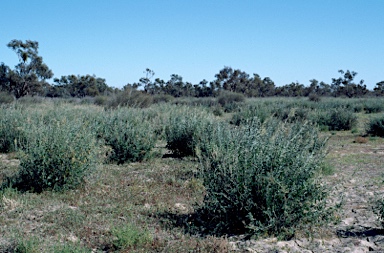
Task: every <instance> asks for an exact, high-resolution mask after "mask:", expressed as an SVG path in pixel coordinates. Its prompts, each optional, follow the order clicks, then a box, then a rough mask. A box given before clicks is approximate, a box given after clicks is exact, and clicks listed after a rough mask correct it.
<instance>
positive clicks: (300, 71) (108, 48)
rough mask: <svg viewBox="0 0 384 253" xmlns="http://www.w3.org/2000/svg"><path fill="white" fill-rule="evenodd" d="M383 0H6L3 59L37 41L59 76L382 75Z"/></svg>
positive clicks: (116, 81) (0, 39)
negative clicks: (21, 44)
mask: <svg viewBox="0 0 384 253" xmlns="http://www.w3.org/2000/svg"><path fill="white" fill-rule="evenodd" d="M383 13H384V0H239V1H233V0H231V1H228V0H188V1H187V0H33V1H32V0H1V4H0V62H4V63H5V64H7V65H8V66H11V67H13V66H14V65H16V63H17V61H18V60H17V56H16V54H15V53H14V52H13V51H12V50H11V49H9V48H7V46H6V45H7V43H8V42H10V41H11V40H13V39H19V40H27V39H29V40H35V41H38V42H39V53H40V55H41V56H42V57H43V59H44V62H45V63H46V64H47V65H48V66H49V67H50V68H51V69H52V71H53V72H54V74H55V77H60V76H62V75H70V74H75V75H77V74H79V75H86V74H91V75H92V74H95V75H96V76H97V77H102V78H105V79H106V80H107V84H108V85H109V86H113V87H119V88H121V87H122V86H124V85H125V84H127V83H133V82H137V81H138V80H139V79H140V77H143V76H144V73H143V71H144V70H145V69H146V68H150V69H152V70H153V71H155V73H156V75H155V78H157V77H158V78H161V79H164V80H165V81H167V80H169V78H170V75H171V74H179V75H181V76H182V77H183V80H184V81H189V82H192V83H193V84H195V83H198V82H200V81H201V80H203V79H206V80H208V81H212V80H214V79H215V77H214V76H215V74H216V73H218V72H219V71H220V70H221V69H222V68H223V67H224V66H230V67H232V68H234V69H241V70H243V71H245V72H247V73H249V74H251V75H252V74H253V73H257V74H259V75H260V76H261V77H263V78H264V77H270V78H271V79H272V80H273V81H274V82H275V84H276V85H278V86H280V85H285V84H288V83H291V82H296V81H298V82H300V83H303V84H305V85H308V84H309V80H310V79H317V80H319V81H324V82H327V83H331V78H332V77H339V73H338V72H337V71H338V70H339V69H343V70H351V71H352V70H353V71H356V72H357V73H358V75H357V79H358V80H360V79H364V80H365V83H366V84H367V86H368V88H369V89H372V88H373V87H374V86H375V84H376V83H377V82H379V81H382V80H384V15H383Z"/></svg>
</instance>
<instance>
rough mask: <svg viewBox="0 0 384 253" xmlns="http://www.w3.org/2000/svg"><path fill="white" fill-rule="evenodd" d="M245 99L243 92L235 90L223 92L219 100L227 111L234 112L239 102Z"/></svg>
mask: <svg viewBox="0 0 384 253" xmlns="http://www.w3.org/2000/svg"><path fill="white" fill-rule="evenodd" d="M244 101H245V97H244V95H243V94H240V93H234V92H221V94H220V96H219V97H218V98H217V102H218V103H219V104H220V105H221V106H222V107H223V108H224V111H225V112H233V111H235V110H236V109H237V108H239V103H242V102H244Z"/></svg>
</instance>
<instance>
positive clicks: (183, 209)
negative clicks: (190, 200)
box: [175, 203, 188, 212]
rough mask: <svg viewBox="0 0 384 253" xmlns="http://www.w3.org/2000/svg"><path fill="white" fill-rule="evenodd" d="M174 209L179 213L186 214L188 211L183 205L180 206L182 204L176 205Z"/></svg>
mask: <svg viewBox="0 0 384 253" xmlns="http://www.w3.org/2000/svg"><path fill="white" fill-rule="evenodd" d="M175 208H176V209H178V210H179V211H181V212H186V211H187V210H188V208H187V206H186V205H185V204H182V203H176V204H175Z"/></svg>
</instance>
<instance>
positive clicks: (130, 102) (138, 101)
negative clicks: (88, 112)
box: [108, 89, 153, 108]
mask: <svg viewBox="0 0 384 253" xmlns="http://www.w3.org/2000/svg"><path fill="white" fill-rule="evenodd" d="M152 104H153V98H152V96H151V95H148V94H145V93H143V92H141V91H138V90H135V89H127V90H124V91H121V92H119V93H117V94H116V95H114V96H112V97H110V99H109V101H108V107H110V108H116V107H134V108H147V107H149V106H150V105H152Z"/></svg>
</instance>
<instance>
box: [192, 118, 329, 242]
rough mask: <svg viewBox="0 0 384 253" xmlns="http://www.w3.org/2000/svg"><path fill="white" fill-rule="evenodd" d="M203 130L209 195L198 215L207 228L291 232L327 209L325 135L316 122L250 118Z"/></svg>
mask: <svg viewBox="0 0 384 253" xmlns="http://www.w3.org/2000/svg"><path fill="white" fill-rule="evenodd" d="M203 133H205V135H204V137H203V138H202V139H201V142H200V143H199V145H198V154H197V155H198V157H199V159H200V162H201V170H200V173H199V176H200V177H201V179H202V180H203V182H204V186H205V189H206V195H205V199H204V203H203V206H202V207H200V209H199V211H198V212H197V213H198V214H197V215H198V216H200V217H199V219H197V220H202V227H203V229H204V230H205V231H206V232H207V231H209V233H215V234H236V233H249V234H253V235H261V234H270V235H281V236H283V237H291V236H293V234H294V233H295V229H296V228H297V227H299V226H300V225H303V224H311V223H314V222H318V221H319V222H320V221H321V220H322V219H323V218H324V219H325V217H327V215H328V214H329V209H328V208H326V206H325V199H326V196H327V190H326V188H325V186H322V185H321V184H320V181H319V178H318V175H319V174H321V166H322V161H323V158H324V156H325V144H326V140H325V139H322V138H320V137H319V136H318V133H317V130H316V128H314V127H313V125H311V124H308V123H300V124H298V123H297V124H288V123H282V122H281V121H279V120H276V119H271V120H268V121H266V122H265V123H264V124H262V123H260V121H259V120H258V119H252V120H249V121H248V122H247V124H244V125H242V126H240V127H237V128H232V127H229V126H228V125H225V124H222V123H217V124H210V125H207V127H206V129H205V131H203Z"/></svg>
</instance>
